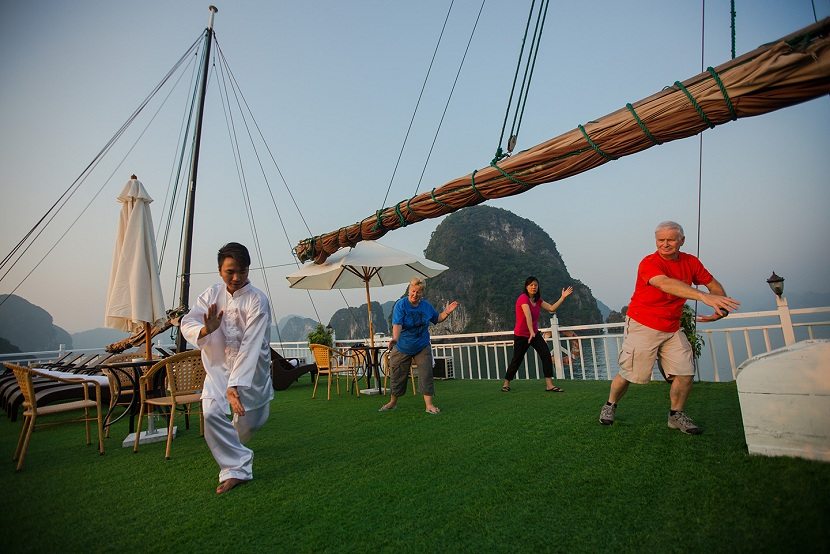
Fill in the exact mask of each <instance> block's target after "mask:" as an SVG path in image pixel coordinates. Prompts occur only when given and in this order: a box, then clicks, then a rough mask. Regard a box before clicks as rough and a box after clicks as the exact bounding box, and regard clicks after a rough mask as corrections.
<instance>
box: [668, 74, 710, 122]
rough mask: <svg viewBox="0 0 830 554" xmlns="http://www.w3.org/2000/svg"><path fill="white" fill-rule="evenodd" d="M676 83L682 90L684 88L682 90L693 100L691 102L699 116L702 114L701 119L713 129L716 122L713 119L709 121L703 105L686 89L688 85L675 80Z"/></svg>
mask: <svg viewBox="0 0 830 554" xmlns="http://www.w3.org/2000/svg"><path fill="white" fill-rule="evenodd" d="M674 85H675V86H676V87H677V88H679V89H680V90H682V91H683V94H685V95H686V98H688V99H689V102H691V103H692V106H694V108H695V111H697V115H699V116H700V119H702V120H703V122H704V123H705V124H706V125H708V126H709V128H710V129H713V128H714V127H715V124H714V123H712V122H711V121H709V118H708V117H706V113H704V111H703V108H701V107H700V104H698V103H697V100H695V99H694V97H693V96H692V93H690V92H689V91H688V90H687V89H686V87H684V86H683V83H681V82H680V81H675V82H674Z"/></svg>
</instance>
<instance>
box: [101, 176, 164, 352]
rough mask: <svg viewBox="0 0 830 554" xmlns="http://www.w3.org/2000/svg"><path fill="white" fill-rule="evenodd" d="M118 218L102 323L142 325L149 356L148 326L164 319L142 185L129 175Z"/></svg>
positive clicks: (130, 327)
mask: <svg viewBox="0 0 830 554" xmlns="http://www.w3.org/2000/svg"><path fill="white" fill-rule="evenodd" d="M118 201H119V202H120V203H121V218H120V220H119V222H118V235H117V236H116V239H115V250H114V253H113V259H112V271H111V272H110V282H109V289H108V290H107V307H106V310H105V312H104V324H105V325H106V326H107V327H112V328H115V329H121V330H122V331H129V332H131V333H135V332H138V331H140V330H141V328H142V327H143V328H144V332H145V345H146V352H147V359H148V360H149V359H150V358H152V345H151V342H152V341H151V339H152V337H151V336H150V327H151V326H152V325H153V324H155V323H157V322H160V321H161V320H163V319H165V317H166V314H165V310H164V299H163V298H162V294H161V281H160V280H159V267H158V261H157V260H158V256H157V253H156V239H155V234H154V232H153V218H152V217H151V215H150V202H152V201H153V199H152V198H151V197H150V195H149V194H147V191H146V190H145V189H144V185H142V184H141V181H139V180H138V178H137V177H136V176H135V175H133V176H132V177H131V178H130V180H129V181H127V184H126V185H125V186H124V190H122V191H121V194H119V195H118Z"/></svg>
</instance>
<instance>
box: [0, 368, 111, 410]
mask: <svg viewBox="0 0 830 554" xmlns="http://www.w3.org/2000/svg"><path fill="white" fill-rule="evenodd" d="M35 369H43V370H45V371H50V370H53V371H62V372H66V373H72V374H77V375H78V376H79V377H83V376H84V374H85V373H89V371H88V368H86V369H85V370H83V371H79V370H78V369H77V368H74V367H73V366H70V365H67V366H52V367H45V368H43V367H41V366H38V367H37V368H35ZM9 373H12V372H11V371H10V372H9ZM32 385H33V390H34V395H35V398H36V400H37V402H38V404H40V405H46V404H54V403H56V402H62V401H65V400H82V399H83V398H84V395H85V391H84V386H83V385H82V384H80V383H79V382H78V381H77V380H69V381H59V380H55V379H51V378H49V377H44V376H42V375H40V374H34V375H33V376H32ZM107 392H109V391H108V390H107ZM24 401H25V398H24V396H23V391H22V390H21V389H20V385H19V384H18V381H17V379H16V378H14V377H12V378H11V379H8V378H6V379H4V380H2V382H0V402H2V407H3V409H4V410H5V411H6V413H7V414H8V416H9V419H11V420H12V421H17V416H18V414H19V412H20V409H21V408H22V407H23V404H24Z"/></svg>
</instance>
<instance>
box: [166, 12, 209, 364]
mask: <svg viewBox="0 0 830 554" xmlns="http://www.w3.org/2000/svg"><path fill="white" fill-rule="evenodd" d="M208 9H209V10H210V18H209V19H208V26H207V28H206V29H205V46H204V52H205V56H204V61H203V63H202V79H201V83H200V85H199V86H200V89H199V104H198V108H197V110H198V111H197V112H196V130H195V133H194V135H193V154H192V156H191V160H190V184H189V186H188V189H187V202H186V204H185V212H184V217H185V221H184V224H185V226H184V235H183V236H182V243H183V248H182V266H181V267H182V276H181V287H180V289H181V292H180V294H179V306H181V307H183V308H184V309H185V310H187V308H189V307H190V301H189V297H190V256H191V253H192V250H193V216H194V213H195V212H194V206H195V204H196V175H197V173H198V169H199V146H200V144H201V141H202V116H203V114H204V108H205V96H206V93H207V80H208V68H209V67H210V47H211V43H212V41H213V16H214V15H216V13H217V12H218V11H219V10H218V9H217V8H216V6H210V7H209V8H208ZM186 347H187V342H186V341H185V339H184V337H183V336H182V333H181V331H179V334H178V336H177V337H176V350H177V351H178V352H183V351H184V350H185V349H186Z"/></svg>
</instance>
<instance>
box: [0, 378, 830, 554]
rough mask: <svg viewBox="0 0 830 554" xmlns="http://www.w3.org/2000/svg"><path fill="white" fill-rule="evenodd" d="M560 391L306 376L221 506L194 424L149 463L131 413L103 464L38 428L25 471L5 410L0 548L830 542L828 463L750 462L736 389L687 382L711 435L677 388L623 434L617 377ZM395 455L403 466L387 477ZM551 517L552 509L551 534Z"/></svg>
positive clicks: (70, 439) (690, 547) (660, 393)
mask: <svg viewBox="0 0 830 554" xmlns="http://www.w3.org/2000/svg"><path fill="white" fill-rule="evenodd" d="M559 384H560V385H563V386H565V387H566V389H567V390H566V392H565V394H559V395H555V398H551V395H549V394H546V393H544V392H542V389H543V388H544V383H543V382H542V381H541V380H539V381H537V380H524V379H520V380H516V381H514V383H513V391H512V392H510V394H504V393H501V392H499V390H498V388H499V385H500V382H499V381H495V380H491V381H486V380H485V381H477V380H469V379H464V380H455V381H441V382H438V383H436V393H437V395H436V400H437V402H438V405H439V406H440V407H441V409H442V413H441V415H440V416H438V417H435V416H428V415H426V414H424V404H423V400H422V399H421V398H420V397H416V396H412V395H411V394H409V393H407V395H406V396H405V397H401V399H400V402H399V407H398V409H397V410H396V411H394V412H389V413H384V414H379V413H378V412H377V409H378V407H379V406H380V405H381V404H382V403H383V402H384V400H383V399H379V398H377V397H367V396H363V395H361V397H360V398H357V397H356V396H352V395H349V394H348V393H347V392H345V391H343V392H342V394H341V396H337V395H336V394H333V395H332V399H331V401H326V400H325V399H323V400H320V399H319V394H320V391H319V390H318V391H317V394H318V399H317V400H311V388H312V384H311V381H310V379H309V378H307V377H305V376H304V377H303V378H301V379H300V382H298V383H296V384H294V385H292V386H291V387H290V388H289V389H288V390H286V391H283V392H280V393H279V394H278V395H277V397H276V398H275V399H274V400H273V401H272V403H271V418H270V420H269V421H268V422H267V423H266V424H265V426H264V427H262V429H260V430H259V431H257V433H256V434H255V435H254V436H253V438H252V439H251V441H250V443H249V445H250V446H251V448H253V450H254V451H255V453H256V455H255V458H254V475H255V476H254V480H253V481H252V482H251V483H249V484H246V485H244V486H241V487H238V488H236V489H234V490H233V491H231V492H230V493H228V494H227V495H221V496H217V495H216V493H215V492H214V488H215V487H216V484H217V473H218V468H217V466H216V463H215V462H214V460H213V458H212V457H211V455H210V453H209V451H208V449H207V447H206V446H205V441H204V439H203V438H201V437H199V428H198V423H195V420H194V419H193V418H191V425H190V429H185V425H184V418H181V419H178V418H177V424H178V433H177V436H176V440H175V444H174V446H173V452H172V457H171V459H170V460H165V459H164V447H165V445H164V442H160V443H153V444H146V445H142V446H141V448H140V449H139V452H138V453H137V454H133V452H132V448H122V447H121V440H122V439H123V437H124V436H125V435H126V434H127V426H128V422H127V418H125V419H123V420H121V421H119V422H118V423H116V424H115V426H114V428H113V430H112V437H111V438H109V439H106V443H105V444H106V454H105V455H104V456H99V455H98V454H97V452H96V450H95V448H94V447H88V446H86V445H85V444H84V431H83V426H82V425H62V426H55V427H50V428H48V429H44V430H42V431H38V432H35V434H34V436H33V437H32V442H31V446H30V449H29V454H28V455H27V458H26V465H25V466H24V468H23V471H21V472H20V473H15V471H14V464H13V462H12V460H11V457H12V456H11V453H12V452H13V451H14V448H15V446H16V444H17V434H18V432H19V431H20V425H21V422H20V420H18V421H17V422H11V421H10V420H9V419H8V418H5V417H4V418H2V420H0V451H2V452H5V453H7V456H6V457H5V458H3V460H2V461H0V464H2V467H0V487H2V490H3V491H4V495H5V501H6V505H7V506H8V507H9V509H7V510H6V511H5V512H4V514H3V528H4V529H6V531H7V532H6V533H4V537H3V544H5V545H6V546H4V547H3V549H4V551H6V552H54V551H61V552H168V551H171V550H184V551H193V552H199V551H206V552H217V551H230V550H233V549H238V548H239V546H240V542H239V541H240V537H244V545H245V549H246V550H249V551H252V552H298V553H303V552H338V553H340V552H344V553H349V552H361V553H362V552H368V551H383V552H401V553H408V552H459V551H463V552H487V553H489V552H515V553H517V554H521V553H524V552H528V553H538V552H552V551H555V552H600V551H606V550H607V551H619V552H722V551H726V552H729V551H733V552H819V551H823V550H826V545H827V544H830V527H828V526H827V524H826V519H827V514H828V513H830V464H828V463H823V462H810V461H807V460H801V459H797V458H770V457H765V456H750V455H748V454H747V451H746V444H745V442H744V433H743V426H742V424H741V413H740V406H739V403H738V394H737V389H736V387H735V384H734V383H700V384H695V387H694V391H693V393H692V396H691V398H690V400H689V406H688V407H689V411H690V413H691V415H692V416H693V417H694V418H695V421H696V422H697V423H698V424H700V425H701V426H702V427H703V428H704V429H705V433H704V434H703V435H701V436H699V437H690V436H687V435H683V434H681V433H679V432H677V431H673V430H670V429H667V428H666V408H667V397H668V387H667V386H666V384H665V383H652V384H650V385H639V386H637V389H636V391H635V390H633V388H632V390H631V391H630V392H629V394H628V395H626V397H625V400H624V402H623V403H621V404H620V407H619V409H618V410H617V422H616V423H615V424H614V425H613V426H611V427H604V426H602V425H600V424H599V423H597V420H596V418H597V415H598V413H599V408H600V406H601V405H602V403H603V402H605V400H606V399H607V397H608V382H607V381H587V382H581V381H568V382H567V383H559ZM324 398H325V397H324ZM462 429H463V430H464V431H463V432H459V430H462ZM505 430H509V432H505ZM94 433H95V431H94V430H93V440H94V438H95V437H94ZM392 438H394V439H392ZM399 460H406V464H405V467H397V468H395V467H394V466H395V462H396V461H399ZM505 460H509V461H510V467H509V471H505ZM676 468H682V469H676ZM381 469H382V470H381ZM678 471H679V472H681V473H682V474H683V477H682V478H678V475H679V474H678V473H677V472H678ZM392 480H393V481H394V492H393V493H392V494H386V492H387V491H388V488H389V486H390V483H391V482H393V481H392ZM436 483H446V484H447V485H446V486H436ZM678 506H680V507H681V508H678ZM11 507H15V508H14V509H12V508H11ZM183 507H184V509H183ZM598 513H601V514H608V517H605V516H603V517H598V516H597V514H598ZM102 514H103V516H102ZM344 514H346V515H347V516H346V517H341V516H343V515H344ZM400 514H406V518H405V521H404V520H401V517H400ZM506 514H507V516H506ZM539 514H553V515H551V516H550V517H549V518H548V519H549V523H548V524H547V525H545V524H541V523H540V520H539ZM613 514H622V516H621V517H613ZM666 514H679V515H677V516H675V517H666ZM333 515H336V516H337V517H338V519H337V521H336V524H335V522H334V521H333V520H331V517H332V516H333ZM395 516H398V517H397V520H396V519H395ZM508 516H509V518H510V521H511V522H513V523H512V524H511V525H509V529H508V528H507V527H506V526H505V517H508ZM321 517H322V518H323V519H322V520H321ZM326 518H328V520H327V522H326V523H321V521H323V520H326ZM393 520H395V521H398V522H399V523H393ZM400 521H403V523H400ZM47 522H48V523H47ZM416 522H418V523H416ZM424 525H426V526H427V527H424ZM102 526H103V527H102ZM425 528H426V529H428V531H427V532H423V530H424V529H425Z"/></svg>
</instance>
